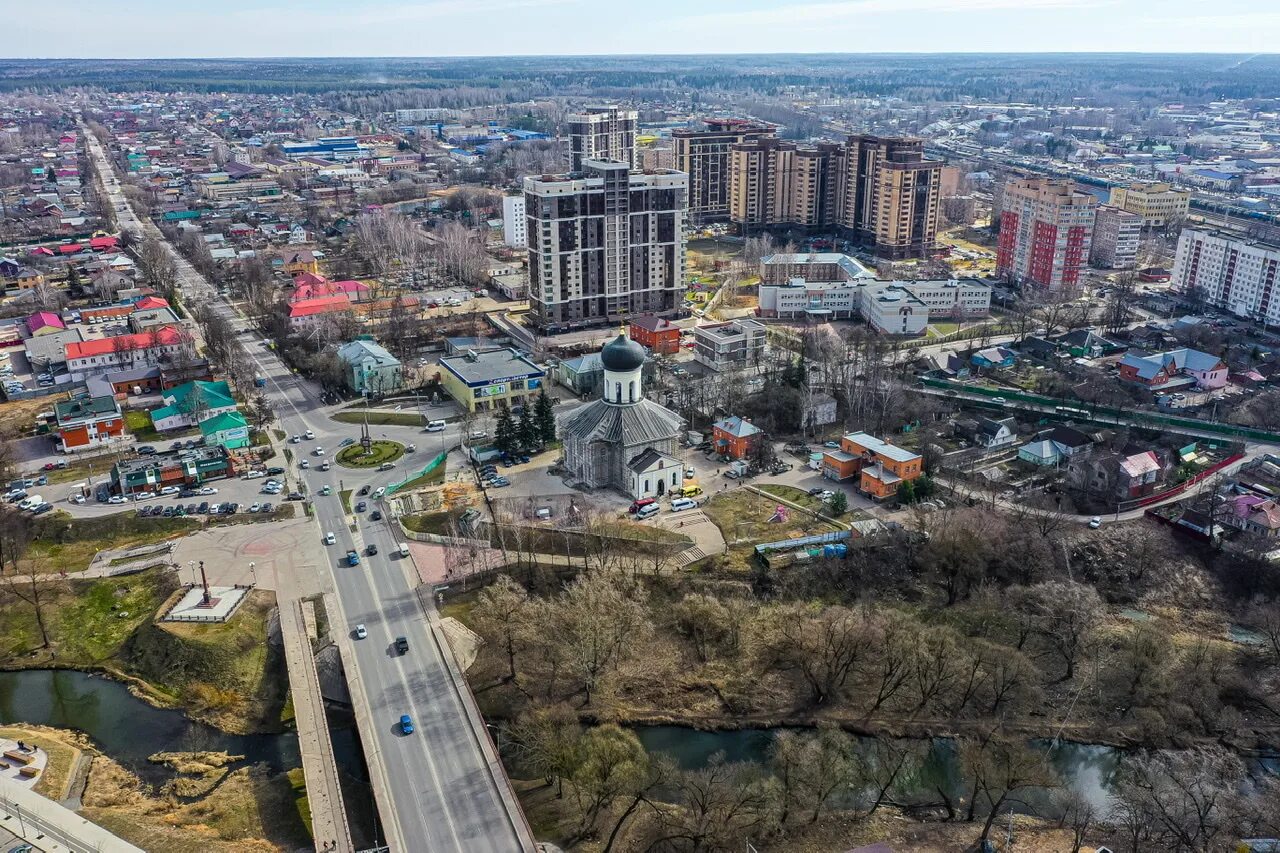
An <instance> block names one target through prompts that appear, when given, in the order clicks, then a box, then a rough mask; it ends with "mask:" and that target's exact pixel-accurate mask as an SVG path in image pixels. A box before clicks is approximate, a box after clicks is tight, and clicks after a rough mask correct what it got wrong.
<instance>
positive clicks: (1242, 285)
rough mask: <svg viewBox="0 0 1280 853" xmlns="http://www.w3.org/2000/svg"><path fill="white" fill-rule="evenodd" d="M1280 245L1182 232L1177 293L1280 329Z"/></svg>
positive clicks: (1176, 267)
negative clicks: (1278, 325) (1278, 326)
mask: <svg viewBox="0 0 1280 853" xmlns="http://www.w3.org/2000/svg"><path fill="white" fill-rule="evenodd" d="M1277 278H1280V244H1276V243H1267V242H1263V241H1261V240H1249V239H1245V238H1243V237H1238V236H1236V235H1234V234H1225V233H1223V232H1220V231H1210V230H1205V229H1199V228H1184V229H1183V230H1182V236H1181V237H1179V238H1178V254H1177V257H1176V258H1175V259H1174V262H1173V285H1172V286H1173V289H1174V290H1176V291H1178V292H1180V293H1184V294H1186V295H1187V296H1190V297H1193V298H1198V299H1203V300H1204V301H1205V302H1207V303H1209V304H1210V305H1215V306H1217V307H1219V308H1222V309H1225V310H1227V311H1230V312H1231V313H1232V314H1235V315H1236V316H1237V317H1247V318H1249V319H1251V320H1257V321H1259V322H1264V323H1272V324H1280V293H1277V292H1276V290H1277V284H1280V282H1277V280H1276V279H1277Z"/></svg>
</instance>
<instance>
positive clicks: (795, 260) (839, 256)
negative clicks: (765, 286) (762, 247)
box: [760, 252, 875, 278]
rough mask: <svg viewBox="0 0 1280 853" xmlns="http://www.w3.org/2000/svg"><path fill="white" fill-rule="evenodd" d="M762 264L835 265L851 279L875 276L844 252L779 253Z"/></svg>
mask: <svg viewBox="0 0 1280 853" xmlns="http://www.w3.org/2000/svg"><path fill="white" fill-rule="evenodd" d="M760 263H762V264H766V265H773V264H787V265H793V264H805V265H807V264H835V265H837V266H838V267H840V269H842V270H844V272H845V274H847V275H848V276H849V277H850V278H872V277H873V276H874V275H875V274H874V273H872V272H871V271H870V270H868V269H867V268H866V267H864V266H863V265H862V264H860V263H858V261H857V259H855V258H852V257H850V256H849V255H846V254H844V253H842V252H805V253H788V252H777V253H775V254H772V255H769V256H768V257H765V258H761V259H760Z"/></svg>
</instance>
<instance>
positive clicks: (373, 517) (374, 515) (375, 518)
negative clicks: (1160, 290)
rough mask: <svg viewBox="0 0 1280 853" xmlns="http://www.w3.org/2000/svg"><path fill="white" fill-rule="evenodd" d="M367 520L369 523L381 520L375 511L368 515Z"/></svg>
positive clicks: (379, 513)
mask: <svg viewBox="0 0 1280 853" xmlns="http://www.w3.org/2000/svg"><path fill="white" fill-rule="evenodd" d="M369 520H370V521H381V520H382V513H381V512H379V511H378V510H376V509H375V510H374V511H373V512H371V513H369Z"/></svg>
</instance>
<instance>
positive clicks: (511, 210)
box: [502, 195, 529, 249]
mask: <svg viewBox="0 0 1280 853" xmlns="http://www.w3.org/2000/svg"><path fill="white" fill-rule="evenodd" d="M527 229H528V225H527V224H526V222H525V210H524V196H522V195H508V196H503V197H502V242H503V243H506V244H507V245H508V246H511V247H512V248H514V249H523V248H525V247H526V246H528V245H529V238H528V230H527Z"/></svg>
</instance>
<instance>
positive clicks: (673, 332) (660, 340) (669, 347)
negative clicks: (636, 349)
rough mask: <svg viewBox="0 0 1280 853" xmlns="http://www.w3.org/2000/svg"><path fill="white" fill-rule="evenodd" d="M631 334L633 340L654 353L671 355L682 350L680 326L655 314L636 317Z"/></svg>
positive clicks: (632, 322) (631, 325) (631, 327)
mask: <svg viewBox="0 0 1280 853" xmlns="http://www.w3.org/2000/svg"><path fill="white" fill-rule="evenodd" d="M629 334H630V337H631V340H633V341H635V342H636V343H638V344H640V345H641V346H642V347H647V348H648V349H649V351H650V352H653V353H658V354H660V355H671V354H672V353H674V352H678V351H679V350H680V327H679V326H677V325H676V324H675V323H672V322H671V321H670V320H664V319H663V318H661V317H656V316H654V315H653V314H645V315H644V316H642V317H636V318H634V319H633V320H632V321H631V324H630V329H629Z"/></svg>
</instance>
